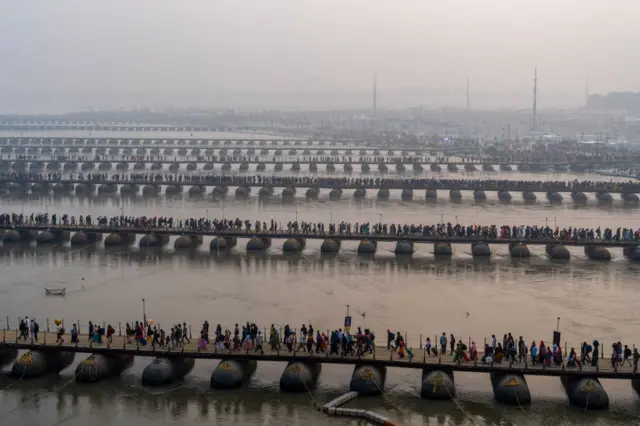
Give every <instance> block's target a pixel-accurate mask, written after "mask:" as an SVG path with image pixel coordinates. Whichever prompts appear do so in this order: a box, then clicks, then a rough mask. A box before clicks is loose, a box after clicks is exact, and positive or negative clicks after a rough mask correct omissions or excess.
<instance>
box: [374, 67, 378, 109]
mask: <svg viewBox="0 0 640 426" xmlns="http://www.w3.org/2000/svg"><path fill="white" fill-rule="evenodd" d="M377 81H378V76H377V74H376V73H373V112H376V107H377V101H378V99H377V96H378V87H377Z"/></svg>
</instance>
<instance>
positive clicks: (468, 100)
mask: <svg viewBox="0 0 640 426" xmlns="http://www.w3.org/2000/svg"><path fill="white" fill-rule="evenodd" d="M470 109H471V101H470V99H469V77H468V76H467V111H469V110H470Z"/></svg>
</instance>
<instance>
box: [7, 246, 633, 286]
mask: <svg viewBox="0 0 640 426" xmlns="http://www.w3.org/2000/svg"><path fill="white" fill-rule="evenodd" d="M0 260H2V262H4V263H5V264H6V265H22V264H24V263H27V262H37V263H38V264H40V265H51V266H56V267H57V266H64V265H68V264H71V263H75V262H85V264H86V266H91V265H99V266H109V267H111V268H114V267H115V268H119V267H122V268H125V267H129V266H131V265H134V264H139V265H152V266H153V265H160V264H171V265H174V266H176V267H185V268H186V267H188V268H220V269H235V270H237V271H238V272H241V273H249V272H255V271H260V270H265V269H267V268H268V269H270V270H273V271H276V272H277V271H279V270H286V271H287V272H294V273H295V272H296V271H300V272H304V271H306V270H311V271H314V272H322V271H326V270H328V269H337V270H338V271H361V272H367V271H376V272H394V273H400V274H402V273H421V274H428V275H432V276H456V275H460V274H464V275H469V276H471V277H472V276H474V275H484V276H491V275H494V274H498V273H499V274H503V275H504V274H508V275H513V276H515V275H527V276H529V277H532V278H535V277H536V276H545V277H549V276H566V277H569V278H575V279H581V278H584V277H587V276H592V275H593V274H594V273H596V272H603V273H607V274H613V277H614V278H615V277H616V276H620V275H625V276H628V275H630V274H636V273H638V272H640V264H638V263H634V262H630V261H627V260H626V259H620V260H619V261H617V262H597V261H590V260H587V259H583V258H574V259H571V260H549V259H548V258H546V256H544V255H540V256H534V257H531V258H528V259H516V258H511V257H509V256H508V255H504V254H502V255H501V254H497V255H494V257H492V258H482V257H481V258H473V257H456V256H453V257H446V256H430V255H428V253H425V254H422V255H420V256H411V255H391V254H388V253H381V254H378V255H362V254H355V253H351V252H342V253H321V252H319V251H311V252H302V253H282V252H279V251H277V250H270V251H264V252H246V251H244V250H243V249H237V250H233V251H220V252H216V251H213V252H209V251H207V250H206V249H203V248H200V249H186V250H173V249H169V248H162V247H159V248H135V247H104V246H102V245H101V243H97V244H95V245H89V246H85V247H70V246H67V245H47V246H42V245H40V246H38V245H35V244H34V243H19V244H14V245H0Z"/></svg>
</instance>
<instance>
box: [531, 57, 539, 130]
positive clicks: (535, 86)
mask: <svg viewBox="0 0 640 426" xmlns="http://www.w3.org/2000/svg"><path fill="white" fill-rule="evenodd" d="M537 115H538V67H535V68H534V69H533V126H532V127H533V130H534V131H535V130H536V124H537V123H536V119H537Z"/></svg>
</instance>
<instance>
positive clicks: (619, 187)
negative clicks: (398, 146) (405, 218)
mask: <svg viewBox="0 0 640 426" xmlns="http://www.w3.org/2000/svg"><path fill="white" fill-rule="evenodd" d="M29 173H31V172H29ZM33 173H36V172H33ZM37 173H41V174H43V175H46V174H47V173H48V172H37ZM89 173H91V172H85V174H89ZM98 173H99V172H98ZM131 174H132V175H136V174H137V173H136V172H131ZM140 174H144V173H143V171H141V172H140ZM153 175H154V176H155V175H156V174H155V173H153ZM161 176H174V174H173V173H168V174H167V173H162V174H161ZM177 176H180V175H179V174H178V175H177ZM259 176H262V175H259ZM276 177H277V176H276ZM256 178H257V177H256ZM353 180H354V179H350V181H353ZM363 180H364V181H363V182H357V181H356V182H354V183H347V184H345V183H344V182H341V181H340V180H339V178H336V179H335V181H332V180H331V179H327V180H324V181H317V182H304V181H301V182H289V183H286V182H259V181H255V182H246V181H236V182H233V181H206V180H204V181H186V180H183V181H179V180H160V181H157V180H155V179H130V180H95V181H94V180H87V179H57V178H52V179H36V178H27V179H26V180H25V179H24V178H21V177H20V176H18V175H16V176H15V177H11V176H10V175H6V176H2V177H0V183H6V182H13V183H46V184H56V183H61V184H83V185H103V184H104V185H125V184H128V185H181V186H247V187H254V188H258V187H273V188H321V189H412V190H426V189H433V190H439V191H450V190H458V191H475V190H482V191H513V192H526V191H530V192H590V193H597V192H610V193H615V194H627V193H634V192H640V183H624V182H620V183H609V182H606V181H601V182H598V183H599V184H601V185H598V186H586V185H585V186H583V185H580V184H574V185H573V186H562V185H559V186H550V185H548V181H540V182H538V184H537V185H536V184H531V183H530V182H520V181H500V182H499V183H497V184H491V183H487V182H486V181H485V182H483V183H481V182H476V183H472V184H471V185H473V187H469V183H464V184H456V183H455V182H446V181H444V180H443V181H441V182H438V180H433V181H429V180H427V179H425V180H423V181H421V179H416V180H414V179H408V180H407V181H404V180H397V181H393V180H389V181H385V182H379V181H376V179H375V178H363Z"/></svg>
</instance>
